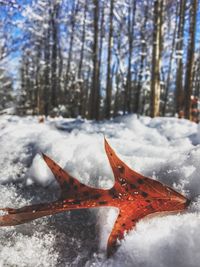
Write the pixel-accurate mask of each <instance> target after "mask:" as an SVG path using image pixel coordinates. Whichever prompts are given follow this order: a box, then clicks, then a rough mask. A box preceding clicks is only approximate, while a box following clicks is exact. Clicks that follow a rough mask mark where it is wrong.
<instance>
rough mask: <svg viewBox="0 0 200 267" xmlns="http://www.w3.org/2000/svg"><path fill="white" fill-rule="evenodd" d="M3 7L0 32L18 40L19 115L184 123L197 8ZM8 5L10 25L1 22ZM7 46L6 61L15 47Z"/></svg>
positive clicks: (149, 4) (196, 53)
mask: <svg viewBox="0 0 200 267" xmlns="http://www.w3.org/2000/svg"><path fill="white" fill-rule="evenodd" d="M7 4H8V2H7ZM7 4H6V3H5V1H0V8H1V9H2V12H3V14H4V17H3V18H2V20H1V25H0V31H1V32H2V34H5V23H6V20H7V19H8V18H9V19H11V21H12V22H11V23H10V27H11V28H12V31H10V32H12V33H13V36H12V39H17V38H19V36H18V35H19V34H16V31H18V32H20V42H19V44H18V46H17V49H18V51H19V53H18V58H20V60H19V64H18V76H17V79H18V80H17V84H18V90H17V91H16V90H15V91H16V92H17V96H16V97H15V100H16V106H17V112H18V113H19V114H45V115H58V114H62V115H64V116H68V117H76V116H78V115H80V116H81V117H84V118H89V119H96V120H100V119H104V118H110V117H113V116H117V115H118V114H127V113H136V114H141V115H150V116H152V117H155V116H161V115H162V116H172V115H175V114H178V115H179V116H184V117H185V118H188V119H191V105H192V100H191V99H192V96H195V97H199V94H200V90H199V89H200V82H199V70H200V42H199V41H200V40H199V36H198V30H197V29H198V25H199V15H198V14H199V3H198V0H178V1H174V0H146V1H139V0H125V1H121V0H109V1H105V0H71V1H69V0H32V1H30V3H26V4H25V3H24V2H23V1H22V0H18V2H17V3H16V1H10V5H7ZM13 5H15V7H14V8H15V9H16V10H17V11H16V10H15V12H18V16H17V17H15V16H14V15H9V16H8V14H9V12H11V11H10V10H11V9H13ZM5 6H7V7H5ZM18 7H20V8H18ZM12 12H13V11H12ZM5 17H6V19H5ZM13 24H14V26H13ZM5 39H6V40H7V39H8V38H7V37H6V38H5ZM7 41H8V40H7ZM7 43H8V45H7V46H8V50H10V51H11V52H10V53H11V54H12V49H13V48H14V44H13V42H7ZM2 46H3V45H2V43H1V46H0V51H2ZM0 56H1V55H0ZM2 64H3V62H2ZM4 69H5V70H4V71H3V73H4V77H8V76H9V75H8V72H7V73H6V66H4ZM10 79H11V80H12V75H11V76H10ZM15 82H16V81H14V82H13V83H15ZM11 84H12V83H11ZM1 88H3V90H4V91H5V94H6V91H8V90H7V89H6V87H5V88H4V86H2V87H1ZM0 90H2V89H0Z"/></svg>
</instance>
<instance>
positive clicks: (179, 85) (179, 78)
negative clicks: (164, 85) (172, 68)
mask: <svg viewBox="0 0 200 267" xmlns="http://www.w3.org/2000/svg"><path fill="white" fill-rule="evenodd" d="M185 9H186V0H180V10H179V24H178V34H177V39H178V42H177V45H176V55H177V71H176V89H175V112H176V113H177V114H179V113H180V111H181V110H182V109H183V100H184V99H183V95H184V92H183V58H182V54H183V36H184V25H185Z"/></svg>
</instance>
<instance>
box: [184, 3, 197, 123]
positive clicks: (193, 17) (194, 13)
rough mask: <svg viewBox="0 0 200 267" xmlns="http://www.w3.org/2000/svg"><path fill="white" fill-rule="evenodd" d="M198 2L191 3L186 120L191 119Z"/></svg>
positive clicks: (186, 83)
mask: <svg viewBox="0 0 200 267" xmlns="http://www.w3.org/2000/svg"><path fill="white" fill-rule="evenodd" d="M197 7H198V0H192V1H191V7H190V29H189V44H188V51H187V64H186V66H187V68H186V74H185V118H186V119H191V95H192V81H193V65H194V53H195V36H196V17H197Z"/></svg>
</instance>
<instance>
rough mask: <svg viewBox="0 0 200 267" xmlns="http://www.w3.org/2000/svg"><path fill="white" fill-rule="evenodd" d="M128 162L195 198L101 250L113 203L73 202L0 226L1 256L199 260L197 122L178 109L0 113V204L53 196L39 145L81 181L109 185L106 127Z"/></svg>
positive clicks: (163, 265)
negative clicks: (104, 117)
mask: <svg viewBox="0 0 200 267" xmlns="http://www.w3.org/2000/svg"><path fill="white" fill-rule="evenodd" d="M104 135H105V136H106V137H107V139H108V141H109V143H110V145H111V146H112V147H113V148H114V150H115V151H116V152H117V154H118V155H119V156H120V157H121V158H122V160H124V161H125V162H126V163H127V164H128V165H129V166H131V167H132V168H133V169H135V170H136V171H139V172H141V173H143V174H144V175H147V176H149V177H153V178H154V179H158V180H160V181H161V182H164V183H166V184H168V185H170V186H172V187H173V188H175V189H176V190H178V191H180V192H182V193H184V194H185V195H186V196H187V197H189V198H191V199H192V204H191V206H190V207H189V209H188V211H186V212H184V213H183V214H175V215H168V216H164V217H159V216H156V217H154V218H146V219H145V220H142V221H141V222H139V223H138V224H137V226H136V229H134V230H132V231H130V232H129V233H128V234H127V235H126V237H125V239H124V240H123V241H122V242H121V245H120V247H119V249H118V251H117V253H116V254H115V255H114V256H113V257H111V258H110V259H106V257H105V246H106V240H107V238H108V235H109V233H110V230H111V228H112V225H113V222H114V219H115V217H116V213H117V210H116V209H112V208H100V209H93V210H92V209H91V210H84V211H83V210H81V211H71V212H65V213H63V214H58V215H55V216H49V217H45V218H41V219H38V220H35V221H33V222H30V223H27V224H24V225H19V226H16V227H4V228H0V266H20V267H21V266H125V267H126V266H136V267H140V266H142V267H168V266H170V267H173V266H174V267H175V266H177V267H190V266H191V267H192V266H194V267H197V266H199V261H200V254H199V249H200V238H199V236H200V197H199V195H200V182H199V181H200V180H199V173H200V164H199V160H200V126H199V125H197V124H195V123H192V122H189V121H187V120H183V119H181V120H179V119H177V118H155V119H151V118H149V117H140V118H137V116H135V115H130V116H125V117H118V118H116V119H114V120H112V121H104V122H101V123H94V122H91V121H87V120H82V119H76V120H75V119H63V118H57V119H48V120H47V121H45V123H38V118H37V117H25V118H19V117H17V116H10V115H2V116H0V147H1V150H0V207H2V208H3V207H22V206H24V205H27V204H31V203H40V202H46V201H53V200H56V199H57V198H58V196H59V187H58V185H57V183H56V182H55V179H54V177H53V175H52V174H51V172H50V170H49V169H48V168H47V166H46V165H45V163H44V162H43V160H42V157H41V156H40V153H41V152H44V153H46V154H47V155H48V156H50V157H52V158H53V159H54V160H55V161H57V162H58V164H60V165H61V166H62V167H63V168H65V169H66V170H68V172H70V173H71V174H72V175H73V176H75V177H77V178H78V179H79V180H80V181H82V182H84V183H85V184H88V185H91V186H95V187H100V188H109V187H111V186H112V183H113V174H112V171H111V168H110V166H109V163H108V160H107V158H106V155H105V151H104V144H103V139H104V138H103V137H104Z"/></svg>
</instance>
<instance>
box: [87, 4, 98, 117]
mask: <svg viewBox="0 0 200 267" xmlns="http://www.w3.org/2000/svg"><path fill="white" fill-rule="evenodd" d="M93 4H94V17H93V27H94V40H93V75H92V87H91V91H90V107H89V119H96V120H98V119H99V104H100V103H99V102H100V101H99V100H100V94H99V79H98V77H99V55H98V52H99V45H98V36H99V28H98V22H99V0H93Z"/></svg>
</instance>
